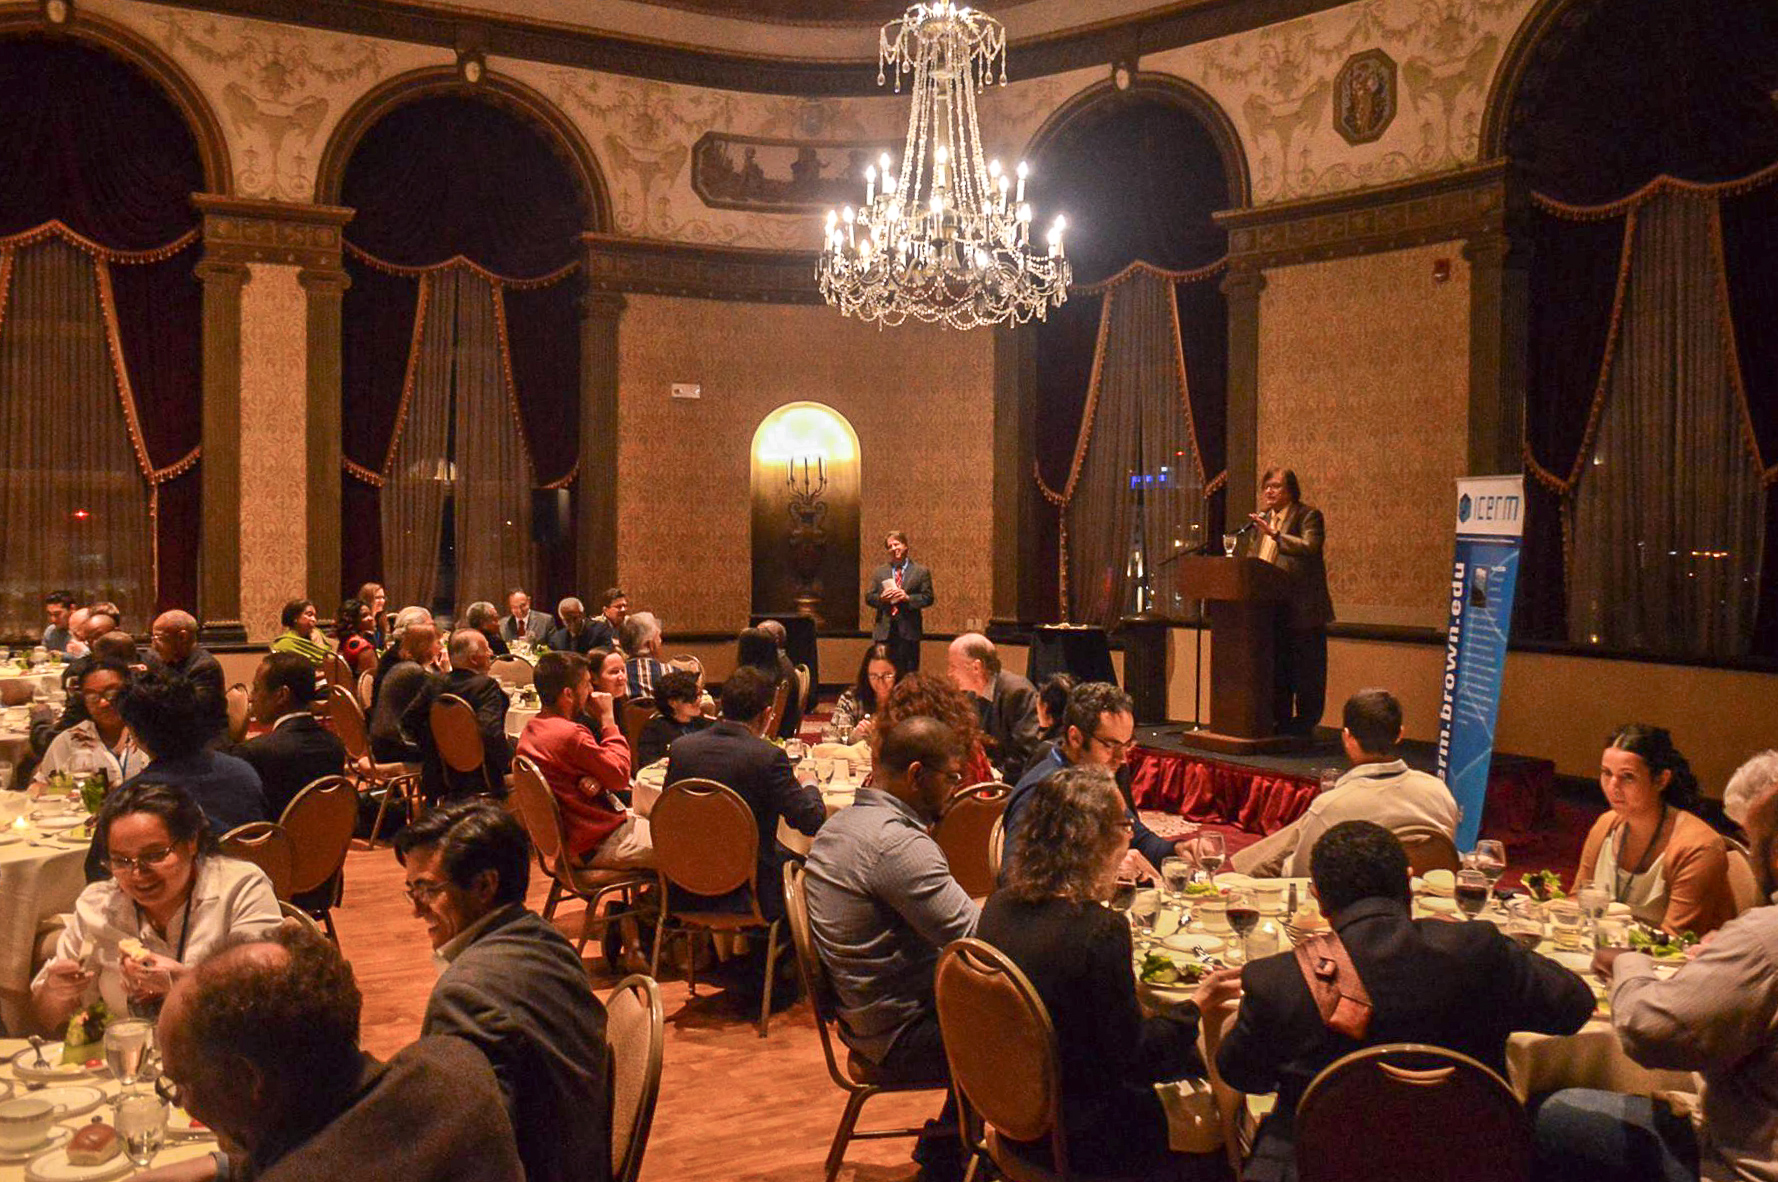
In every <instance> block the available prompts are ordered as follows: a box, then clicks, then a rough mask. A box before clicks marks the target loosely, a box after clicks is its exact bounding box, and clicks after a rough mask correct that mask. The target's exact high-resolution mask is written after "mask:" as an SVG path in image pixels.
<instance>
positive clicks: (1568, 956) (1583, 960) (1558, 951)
mask: <svg viewBox="0 0 1778 1182" xmlns="http://www.w3.org/2000/svg"><path fill="white" fill-rule="evenodd" d="M1549 958H1550V959H1551V960H1553V961H1555V962H1556V963H1557V964H1559V965H1561V966H1562V967H1563V968H1565V969H1571V970H1573V971H1574V972H1577V973H1579V974H1580V975H1581V976H1583V977H1584V976H1586V975H1587V974H1588V973H1591V972H1592V971H1593V954H1592V953H1591V952H1569V951H1567V950H1565V949H1562V948H1555V949H1551V950H1550V952H1549Z"/></svg>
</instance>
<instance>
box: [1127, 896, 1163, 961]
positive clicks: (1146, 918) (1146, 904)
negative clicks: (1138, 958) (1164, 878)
mask: <svg viewBox="0 0 1778 1182" xmlns="http://www.w3.org/2000/svg"><path fill="white" fill-rule="evenodd" d="M1160 895H1161V893H1160V892H1159V891H1142V890H1138V891H1134V892H1132V894H1131V896H1130V920H1131V923H1132V924H1133V925H1134V926H1135V929H1136V949H1137V951H1139V952H1142V951H1147V950H1148V949H1149V948H1150V947H1152V946H1153V945H1154V921H1155V917H1156V916H1157V915H1159V914H1160V910H1161V898H1160Z"/></svg>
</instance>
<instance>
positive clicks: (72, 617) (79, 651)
mask: <svg viewBox="0 0 1778 1182" xmlns="http://www.w3.org/2000/svg"><path fill="white" fill-rule="evenodd" d="M91 614H92V612H91V611H90V610H89V609H88V608H87V606H86V605H85V604H80V605H77V606H76V607H75V608H74V610H73V611H71V612H69V613H68V646H67V648H65V649H63V650H62V651H63V652H64V653H66V654H67V655H68V656H69V657H83V656H85V655H86V653H87V647H86V642H85V641H84V640H82V639H81V636H82V635H84V634H85V632H86V618H87V617H88V616H89V615H91Z"/></svg>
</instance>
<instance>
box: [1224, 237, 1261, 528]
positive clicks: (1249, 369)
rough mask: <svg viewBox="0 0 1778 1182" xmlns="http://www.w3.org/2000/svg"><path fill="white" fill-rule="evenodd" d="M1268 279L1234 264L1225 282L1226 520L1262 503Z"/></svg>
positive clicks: (1232, 519)
mask: <svg viewBox="0 0 1778 1182" xmlns="http://www.w3.org/2000/svg"><path fill="white" fill-rule="evenodd" d="M1265 285H1266V277H1265V275H1264V274H1263V273H1262V272H1261V271H1260V270H1259V268H1258V267H1255V266H1243V265H1240V264H1231V265H1230V266H1229V270H1228V274H1226V275H1224V276H1223V279H1222V293H1223V295H1225V296H1227V297H1228V325H1229V329H1228V331H1229V358H1228V415H1229V417H1228V434H1227V452H1226V462H1227V467H1228V472H1229V484H1228V491H1227V492H1226V493H1225V494H1224V498H1223V504H1224V505H1226V506H1227V507H1228V511H1227V519H1228V520H1229V521H1239V520H1241V519H1242V518H1243V517H1245V516H1246V514H1247V513H1248V512H1249V511H1250V510H1251V509H1252V508H1253V506H1254V505H1256V504H1257V503H1258V500H1259V293H1260V290H1261V289H1262V288H1264V287H1265Z"/></svg>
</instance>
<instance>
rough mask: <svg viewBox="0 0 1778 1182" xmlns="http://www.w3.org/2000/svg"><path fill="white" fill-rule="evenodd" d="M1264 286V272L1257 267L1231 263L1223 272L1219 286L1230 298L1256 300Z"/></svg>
mask: <svg viewBox="0 0 1778 1182" xmlns="http://www.w3.org/2000/svg"><path fill="white" fill-rule="evenodd" d="M1265 286H1266V275H1265V272H1264V271H1262V270H1260V269H1259V268H1258V267H1249V266H1242V265H1240V264H1238V263H1231V264H1230V265H1229V269H1228V270H1227V271H1225V272H1223V276H1222V283H1221V284H1220V288H1221V290H1222V294H1223V295H1225V296H1227V297H1229V299H1231V300H1256V299H1258V298H1259V293H1260V292H1261V291H1262V290H1263V289H1264V288H1265Z"/></svg>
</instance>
